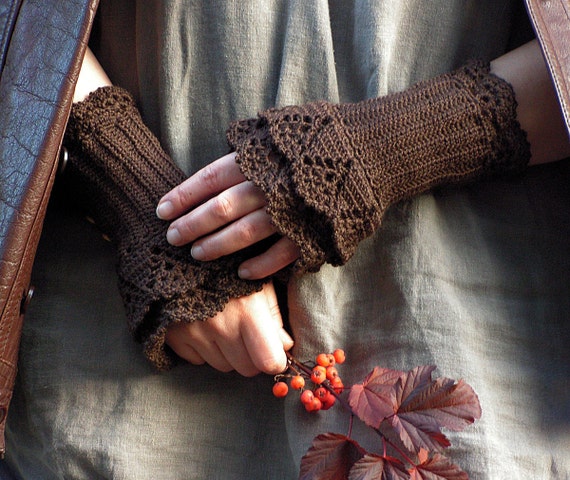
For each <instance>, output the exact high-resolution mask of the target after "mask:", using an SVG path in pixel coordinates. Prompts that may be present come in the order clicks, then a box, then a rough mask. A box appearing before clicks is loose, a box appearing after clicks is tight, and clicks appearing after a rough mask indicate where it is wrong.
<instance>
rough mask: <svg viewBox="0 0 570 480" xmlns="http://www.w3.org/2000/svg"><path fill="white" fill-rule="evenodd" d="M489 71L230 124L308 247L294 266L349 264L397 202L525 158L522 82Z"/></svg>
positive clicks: (236, 145) (271, 206)
mask: <svg viewBox="0 0 570 480" xmlns="http://www.w3.org/2000/svg"><path fill="white" fill-rule="evenodd" d="M489 70H490V68H489V65H488V64H485V63H482V62H472V63H471V64H469V65H467V66H465V67H463V68H460V69H458V70H457V71H455V72H453V73H450V74H445V75H442V76H439V77H437V78H435V79H432V80H428V81H425V82H422V83H419V84H417V85H415V86H413V87H411V88H409V89H408V90H405V91H403V92H400V93H395V94H392V95H388V96H386V97H382V98H377V99H372V100H367V101H363V102H360V103H355V104H331V103H326V102H317V103H311V104H307V105H304V106H290V107H285V108H282V109H270V110H267V111H265V112H262V113H260V114H259V115H258V116H257V118H253V119H247V120H242V121H238V122H235V123H233V124H232V125H231V126H230V128H229V129H228V132H227V139H228V143H229V144H230V146H231V147H232V148H233V149H235V150H236V151H237V162H238V164H239V165H240V168H241V170H242V172H243V173H244V174H245V175H246V177H247V178H248V179H249V180H251V181H253V182H254V183H255V184H256V185H257V186H258V187H260V188H261V189H262V190H263V191H264V192H265V194H266V197H267V200H268V212H269V213H270V215H271V216H272V219H273V222H274V224H275V225H276V227H277V229H278V230H279V232H280V233H281V234H282V235H285V236H287V237H289V238H290V239H292V240H293V241H294V242H295V243H296V244H297V245H298V247H299V248H300V250H301V258H300V259H299V260H298V261H297V263H296V265H295V268H296V270H298V271H300V272H303V271H317V270H318V269H319V268H320V266H321V265H322V264H323V263H325V262H328V263H331V264H333V265H342V264H344V263H345V262H346V261H347V260H348V259H349V258H350V257H351V256H352V255H353V253H354V251H355V249H356V246H357V245H358V243H359V242H360V241H362V240H363V239H364V238H366V237H367V236H369V235H371V234H372V233H373V232H374V231H375V230H376V229H377V228H378V227H379V225H380V223H381V220H382V218H383V216H384V213H385V211H386V210H387V209H388V207H389V206H390V205H392V204H393V203H395V202H398V201H400V200H402V199H405V198H408V197H411V196H413V195H415V194H418V193H420V192H424V191H426V190H428V189H430V188H432V187H434V186H437V185H442V184H449V183H459V182H465V181H469V180H474V179H477V178H481V177H483V176H486V175H495V174H516V173H520V172H522V171H523V170H524V169H525V167H526V165H527V163H528V161H529V158H530V147H529V145H528V142H527V140H526V134H525V132H524V131H523V130H522V129H521V127H520V125H519V123H518V121H517V119H516V106H517V104H516V100H515V96H514V92H513V89H512V87H511V86H510V85H509V84H508V83H507V82H505V81H504V80H502V79H500V78H498V77H496V76H495V75H493V74H491V73H490V72H489Z"/></svg>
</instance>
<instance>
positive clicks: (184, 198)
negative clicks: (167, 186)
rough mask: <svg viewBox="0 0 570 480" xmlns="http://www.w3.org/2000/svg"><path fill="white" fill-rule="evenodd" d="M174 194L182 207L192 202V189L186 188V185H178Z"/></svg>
mask: <svg viewBox="0 0 570 480" xmlns="http://www.w3.org/2000/svg"><path fill="white" fill-rule="evenodd" d="M173 194H174V196H175V197H176V201H177V202H178V204H179V205H181V206H182V207H185V206H187V205H190V204H191V202H192V193H191V192H190V189H187V188H185V187H184V185H179V186H178V187H176V188H175V189H174V192H173Z"/></svg>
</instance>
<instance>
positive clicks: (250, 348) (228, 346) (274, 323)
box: [166, 283, 293, 377]
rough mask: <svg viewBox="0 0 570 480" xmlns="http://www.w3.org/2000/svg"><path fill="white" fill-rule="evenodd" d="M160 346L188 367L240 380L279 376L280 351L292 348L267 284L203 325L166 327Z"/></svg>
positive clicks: (282, 359) (283, 357) (232, 302)
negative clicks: (205, 366) (235, 375)
mask: <svg viewBox="0 0 570 480" xmlns="http://www.w3.org/2000/svg"><path fill="white" fill-rule="evenodd" d="M166 343H167V344H168V345H169V346H170V348H172V349H173V350H174V351H175V352H176V354H177V355H178V356H180V357H182V358H183V359H185V360H187V361H189V362H190V363H193V364H195V365H201V364H203V363H208V364H210V365H211V366H212V367H214V368H215V369H217V370H220V371H222V372H229V371H232V370H236V371H237V372H238V373H240V374H242V375H244V376H246V377H250V376H253V375H256V374H258V373H260V372H263V373H267V374H271V375H274V374H277V373H280V372H282V371H283V370H285V368H286V366H287V358H286V355H285V352H286V351H287V350H289V349H290V348H292V346H293V340H292V339H291V337H290V336H289V334H288V333H287V332H286V331H285V329H284V328H283V321H282V318H281V313H280V311H279V305H278V303H277V296H276V294H275V289H274V288H273V284H271V283H267V284H265V286H264V287H263V290H261V291H260V292H257V293H254V294H252V295H249V296H247V297H241V298H235V299H231V300H230V301H229V302H228V304H227V305H226V307H225V309H224V310H223V312H221V313H219V314H218V315H216V316H215V317H213V318H210V319H208V320H206V321H204V322H193V323H177V324H173V325H171V326H170V327H168V330H167V333H166Z"/></svg>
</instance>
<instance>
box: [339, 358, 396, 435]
mask: <svg viewBox="0 0 570 480" xmlns="http://www.w3.org/2000/svg"><path fill="white" fill-rule="evenodd" d="M404 373H405V372H402V371H399V370H390V369H388V368H381V367H375V368H374V370H372V371H371V372H370V373H369V374H368V376H367V377H366V378H365V379H364V381H363V382H362V383H360V384H356V385H353V386H352V388H351V389H350V394H349V397H348V403H349V404H350V407H351V408H352V411H353V412H354V413H355V415H357V416H358V417H359V418H360V419H361V420H362V421H363V422H364V423H366V424H367V425H369V426H371V427H374V428H378V427H379V426H380V423H382V420H384V419H385V418H386V417H389V416H390V415H393V414H394V412H395V411H396V408H394V398H393V388H394V385H395V384H396V382H398V380H399V379H400V376H401V375H403V374H404Z"/></svg>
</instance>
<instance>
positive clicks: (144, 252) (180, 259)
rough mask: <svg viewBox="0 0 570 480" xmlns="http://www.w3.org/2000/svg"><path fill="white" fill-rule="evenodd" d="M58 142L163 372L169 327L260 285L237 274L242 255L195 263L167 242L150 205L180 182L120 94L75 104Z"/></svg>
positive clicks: (100, 94)
mask: <svg viewBox="0 0 570 480" xmlns="http://www.w3.org/2000/svg"><path fill="white" fill-rule="evenodd" d="M64 143H65V146H66V147H67V148H68V150H69V154H70V160H69V165H68V167H67V169H66V173H65V177H66V181H67V183H68V185H69V186H70V187H71V188H72V190H73V191H74V192H75V195H77V196H78V200H79V201H81V202H83V203H84V206H85V207H86V209H87V211H88V212H89V214H90V215H92V216H93V218H94V219H95V222H96V223H97V225H98V226H99V228H100V229H101V230H102V231H103V232H104V233H106V234H107V235H109V237H110V238H111V240H112V241H113V243H114V244H115V245H116V247H117V258H118V276H119V289H120V293H121V295H122V298H123V301H124V304H125V307H126V310H127V318H128V323H129V328H130V330H131V331H132V332H133V334H134V336H135V338H136V339H137V340H138V341H139V342H141V343H143V345H144V351H145V354H146V356H147V357H148V358H149V360H150V361H151V362H152V363H153V364H154V365H155V366H156V367H157V368H159V369H167V368H169V367H171V366H172V365H173V364H174V362H175V361H176V356H175V354H174V353H173V352H172V351H171V350H170V349H169V348H168V347H167V346H165V343H164V339H165V332H166V327H167V326H168V325H169V324H171V323H172V322H192V321H196V320H206V319H208V318H211V317H212V316H214V315H215V314H216V313H217V312H219V311H221V310H222V309H223V307H224V306H225V304H226V303H227V301H228V300H229V299H230V298H233V297H240V296H242V295H247V294H250V293H252V292H254V291H257V290H259V289H260V288H261V285H262V282H248V281H244V280H241V279H240V278H239V277H238V276H237V273H236V272H237V268H238V265H239V264H240V263H241V262H242V261H243V260H244V259H245V258H247V252H242V253H241V254H237V255H233V256H227V257H224V258H223V259H220V260H217V261H212V262H197V261H194V260H193V259H192V257H191V255H190V247H189V246H187V247H182V248H181V247H173V246H171V245H169V244H168V242H167V241H166V230H167V227H168V223H167V222H164V221H161V220H159V219H158V218H157V216H156V213H155V212H156V205H157V203H158V201H159V199H160V198H161V197H162V195H164V194H165V193H166V192H168V191H169V190H170V189H172V188H173V187H175V186H176V185H178V184H180V183H181V182H182V181H183V180H185V178H186V176H185V175H184V173H183V172H182V171H181V170H180V169H179V168H178V167H177V166H176V165H175V164H174V163H173V162H172V160H171V159H170V158H169V157H168V155H167V154H166V153H165V152H164V151H163V150H162V148H161V146H160V145H159V142H158V141H157V139H156V138H155V137H154V135H153V134H152V133H151V132H150V131H149V130H148V128H147V127H146V126H145V125H144V123H143V121H142V118H141V117H140V114H139V112H138V110H137V108H136V105H135V103H134V101H133V99H132V97H131V96H130V95H129V94H128V93H127V92H126V91H125V90H123V89H121V88H119V87H104V88H101V89H99V90H97V91H95V92H93V93H92V94H91V95H90V96H89V97H88V98H87V99H86V100H84V101H83V102H79V103H77V104H74V106H73V108H72V112H71V117H70V119H69V124H68V127H67V131H66V135H65V139H64ZM249 255H251V252H250V253H249ZM94 308H96V306H94Z"/></svg>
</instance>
